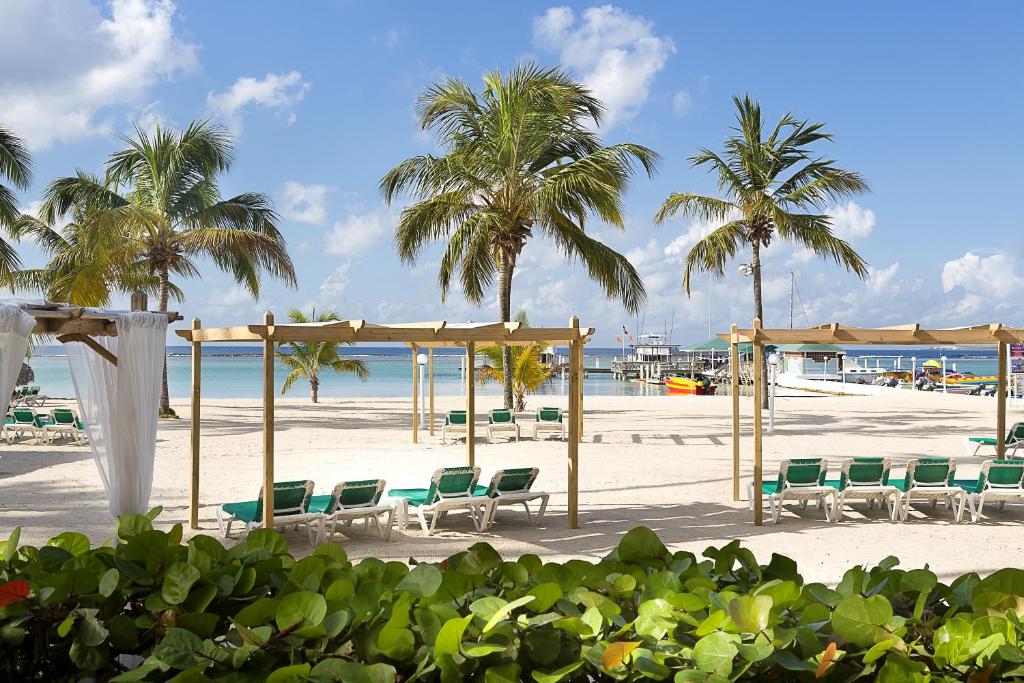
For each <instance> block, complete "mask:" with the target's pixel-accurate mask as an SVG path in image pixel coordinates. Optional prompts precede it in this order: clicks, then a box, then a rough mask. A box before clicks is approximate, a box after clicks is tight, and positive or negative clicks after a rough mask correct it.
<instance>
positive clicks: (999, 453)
mask: <svg viewBox="0 0 1024 683" xmlns="http://www.w3.org/2000/svg"><path fill="white" fill-rule="evenodd" d="M1006 351H1007V345H1006V344H1004V343H1002V342H1000V343H998V344H996V357H997V363H996V364H997V366H998V368H997V371H996V372H997V375H998V379H997V380H996V457H997V458H1005V457H1006V374H1007V373H1006V371H1007V368H1006V366H1007V362H1006V355H1007V354H1006Z"/></svg>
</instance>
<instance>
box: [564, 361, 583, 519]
mask: <svg viewBox="0 0 1024 683" xmlns="http://www.w3.org/2000/svg"><path fill="white" fill-rule="evenodd" d="M581 346H582V345H581V344H580V343H579V342H578V341H574V342H570V343H569V414H568V415H567V416H566V417H567V419H568V420H569V435H568V437H569V438H568V450H569V452H568V486H567V488H568V492H569V501H568V502H569V507H568V518H569V528H570V529H577V528H579V525H580V522H579V457H580V433H579V432H580V423H579V420H578V419H577V416H578V413H579V410H580V406H579V400H580V395H579V389H578V388H577V386H576V385H577V384H578V383H579V382H580V379H581V378H580V370H579V367H580V366H579V356H580V348H581Z"/></svg>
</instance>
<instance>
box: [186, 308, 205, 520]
mask: <svg viewBox="0 0 1024 683" xmlns="http://www.w3.org/2000/svg"><path fill="white" fill-rule="evenodd" d="M201 327H202V324H201V323H200V322H199V318H192V329H193V330H198V329H200V328H201ZM202 370H203V351H202V344H201V343H199V342H197V341H195V340H193V341H192V421H191V423H190V424H189V431H190V435H191V437H192V490H191V491H190V492H189V493H190V495H189V515H188V522H189V526H190V527H192V528H193V529H198V528H199V401H200V399H201V397H202Z"/></svg>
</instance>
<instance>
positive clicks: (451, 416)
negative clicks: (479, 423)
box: [441, 410, 469, 443]
mask: <svg viewBox="0 0 1024 683" xmlns="http://www.w3.org/2000/svg"><path fill="white" fill-rule="evenodd" d="M467 434H469V429H468V426H467V424H466V411H465V410H449V411H448V415H446V416H445V418H444V426H443V427H441V443H447V441H448V437H449V436H451V437H453V438H455V439H458V438H459V437H461V438H463V439H464V438H466V435H467Z"/></svg>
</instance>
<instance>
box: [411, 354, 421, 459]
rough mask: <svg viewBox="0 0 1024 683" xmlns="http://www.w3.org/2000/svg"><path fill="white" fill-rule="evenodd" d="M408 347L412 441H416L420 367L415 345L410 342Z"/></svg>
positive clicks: (417, 434) (418, 424) (418, 422)
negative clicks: (410, 369) (410, 367)
mask: <svg viewBox="0 0 1024 683" xmlns="http://www.w3.org/2000/svg"><path fill="white" fill-rule="evenodd" d="M409 348H410V349H412V442H413V443H416V442H417V441H419V432H420V421H419V420H418V419H417V417H418V416H417V414H416V413H417V411H418V410H419V405H420V404H419V400H420V372H419V370H420V369H419V368H418V367H416V366H417V363H416V345H415V344H410V345H409Z"/></svg>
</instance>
